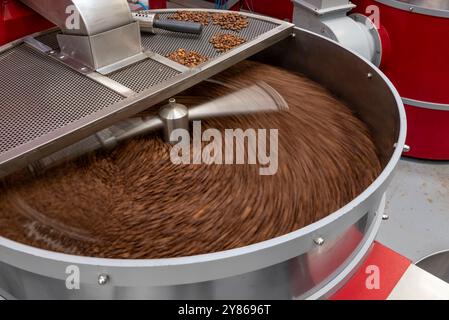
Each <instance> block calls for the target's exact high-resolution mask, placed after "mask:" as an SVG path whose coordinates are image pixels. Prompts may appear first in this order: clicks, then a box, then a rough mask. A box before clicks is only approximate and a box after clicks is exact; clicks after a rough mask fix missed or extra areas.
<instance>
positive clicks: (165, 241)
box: [0, 61, 381, 259]
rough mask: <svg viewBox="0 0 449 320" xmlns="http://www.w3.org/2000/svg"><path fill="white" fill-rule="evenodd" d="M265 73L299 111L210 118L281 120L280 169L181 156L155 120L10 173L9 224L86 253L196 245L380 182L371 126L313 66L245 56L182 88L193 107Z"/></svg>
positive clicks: (211, 122) (306, 214)
mask: <svg viewBox="0 0 449 320" xmlns="http://www.w3.org/2000/svg"><path fill="white" fill-rule="evenodd" d="M261 79H263V80H264V81H265V82H267V83H268V84H269V85H270V86H272V87H273V88H275V89H276V90H277V91H278V92H279V93H280V94H281V95H282V96H283V97H284V98H285V100H286V101H287V103H288V104H289V107H290V108H289V111H285V112H279V113H270V114H253V115H245V116H243V115H241V116H234V117H226V118H217V119H208V120H207V121H202V123H201V124H202V128H203V130H207V129H212V128H214V129H217V130H219V131H220V132H222V133H223V134H224V131H225V130H226V129H238V128H240V129H243V130H247V129H251V128H252V129H267V130H269V129H278V130H279V143H278V146H279V148H278V156H279V159H278V164H279V166H278V171H277V173H276V174H274V175H272V176H260V175H259V168H260V167H265V166H262V165H250V164H244V165H219V164H215V165H207V164H190V165H189V164H185V165H179V164H174V163H172V162H171V160H170V150H171V148H172V146H171V145H170V144H167V143H165V142H164V141H163V140H162V139H161V138H160V133H158V132H155V133H153V134H150V135H147V136H144V137H140V138H136V139H132V140H130V141H127V142H124V143H123V144H121V145H119V146H118V147H117V148H115V149H113V150H111V151H107V152H105V151H103V152H98V153H93V154H90V155H87V156H86V157H84V158H82V159H78V160H77V161H74V162H70V163H66V164H64V165H61V166H60V167H57V168H55V169H54V170H51V171H48V172H46V173H45V174H43V175H41V176H38V177H36V178H34V177H29V176H28V175H27V174H25V172H23V173H17V174H16V175H14V176H11V177H9V178H8V179H7V181H5V183H4V184H1V183H0V235H1V236H3V237H6V238H9V239H11V240H14V241H18V242H21V243H24V244H27V245H31V246H34V247H38V248H42V249H47V250H52V251H57V252H63V253H67V254H76V255H83V256H93V257H102V258H123V259H149V258H171V257H180V256H192V255H197V254H204V253H212V252H217V251H222V250H228V249H235V248H239V247H243V246H247V245H250V244H255V243H258V242H261V241H265V240H269V239H272V238H275V237H278V236H282V235H285V234H287V233H290V232H293V231H295V230H298V229H300V228H302V227H305V226H308V225H310V224H311V223H314V222H316V221H318V220H320V219H322V218H324V217H326V216H328V215H329V214H330V213H332V212H335V211H336V210H338V209H340V208H341V207H343V206H345V205H346V204H348V203H349V202H350V201H351V200H353V199H354V198H355V197H357V196H358V195H359V194H360V193H361V192H362V191H364V190H365V189H366V188H367V187H368V186H370V185H371V184H372V182H373V181H374V180H375V179H376V178H377V177H378V175H379V173H380V171H381V164H380V161H379V158H378V156H377V150H376V146H375V145H374V143H373V140H372V138H371V136H370V133H369V130H368V128H367V126H366V125H365V124H364V123H363V122H362V121H360V120H359V119H358V118H357V117H356V116H355V115H354V114H353V113H352V112H351V110H350V109H349V108H348V107H347V106H346V105H345V104H344V103H343V102H342V101H339V100H338V99H337V98H335V97H334V96H332V94H330V93H329V92H328V91H327V90H326V89H324V88H323V87H322V86H320V85H318V84H316V83H314V82H313V81H311V80H309V79H307V78H306V77H304V76H302V75H299V74H296V73H293V72H290V71H287V70H284V69H280V68H276V67H272V66H268V65H263V64H259V63H255V62H248V61H245V62H242V63H239V64H237V65H235V66H233V67H232V68H230V69H228V70H226V71H225V72H223V73H221V74H219V75H218V76H216V77H214V80H217V81H216V83H211V82H203V83H201V84H199V85H197V86H195V87H193V88H191V89H189V90H187V91H185V92H184V93H182V94H181V95H180V96H178V97H176V99H177V101H178V102H180V103H184V104H185V105H187V106H189V107H191V106H195V105H198V104H200V103H204V102H206V101H210V100H212V99H215V98H217V97H221V96H223V95H226V94H227V93H229V90H231V89H230V88H233V87H246V86H249V85H252V84H254V83H255V82H257V81H258V80H261ZM218 83H226V84H229V86H222V85H219V84H218ZM159 108H160V106H154V107H153V108H151V109H150V110H148V111H146V112H145V113H142V114H141V115H142V116H149V115H153V114H155V113H157V112H158V109H159ZM267 135H269V133H267ZM206 144H209V143H203V146H205V145H206ZM192 152H193V151H192Z"/></svg>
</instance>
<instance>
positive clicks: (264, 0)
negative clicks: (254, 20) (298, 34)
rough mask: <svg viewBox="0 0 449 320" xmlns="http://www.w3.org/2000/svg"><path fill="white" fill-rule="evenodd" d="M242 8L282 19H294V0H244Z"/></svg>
mask: <svg viewBox="0 0 449 320" xmlns="http://www.w3.org/2000/svg"><path fill="white" fill-rule="evenodd" d="M241 2H242V9H245V10H248V11H251V12H256V13H260V14H263V15H266V16H270V17H273V18H278V19H281V20H286V21H290V22H291V21H292V20H293V2H292V0H277V1H275V3H273V2H274V1H273V0H243V1H241Z"/></svg>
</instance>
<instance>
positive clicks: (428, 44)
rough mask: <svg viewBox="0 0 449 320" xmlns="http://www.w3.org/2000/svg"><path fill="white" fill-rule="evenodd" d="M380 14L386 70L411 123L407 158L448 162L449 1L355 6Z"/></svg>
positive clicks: (365, 1)
mask: <svg viewBox="0 0 449 320" xmlns="http://www.w3.org/2000/svg"><path fill="white" fill-rule="evenodd" d="M352 2H353V3H354V4H356V5H357V8H356V9H355V10H356V11H357V12H359V13H361V14H365V15H366V14H367V12H369V14H372V12H375V11H373V10H377V11H378V16H379V22H380V25H381V30H382V31H383V34H384V37H383V38H384V41H383V42H382V45H383V48H382V51H383V52H384V53H385V54H384V55H383V58H382V59H383V61H382V65H381V70H382V71H383V72H384V73H385V74H386V75H387V76H388V78H389V79H390V80H391V81H392V82H393V84H394V85H395V86H396V88H397V90H398V91H399V93H400V95H401V97H402V98H403V102H404V104H405V109H406V113H407V119H408V134H407V141H406V144H407V145H409V146H410V152H408V153H406V154H405V155H406V156H408V157H414V158H421V159H431V160H449V90H447V77H448V74H449V63H448V60H447V57H448V56H449V41H447V36H448V34H449V1H441V0H353V1H352Z"/></svg>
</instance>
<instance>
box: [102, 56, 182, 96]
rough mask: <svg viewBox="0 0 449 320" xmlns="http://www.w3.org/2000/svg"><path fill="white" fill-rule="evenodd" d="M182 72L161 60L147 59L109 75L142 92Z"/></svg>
mask: <svg viewBox="0 0 449 320" xmlns="http://www.w3.org/2000/svg"><path fill="white" fill-rule="evenodd" d="M180 73H181V72H179V71H176V70H174V69H172V68H170V67H168V66H166V65H164V64H162V63H160V62H157V61H154V60H152V59H146V60H143V61H140V62H137V63H135V64H133V65H131V66H129V67H128V68H124V69H121V70H119V71H116V72H113V73H111V74H108V77H109V78H111V79H113V80H115V81H117V82H118V83H120V84H122V85H124V86H126V87H128V88H130V89H132V90H133V91H135V92H138V93H140V92H142V91H143V90H145V89H148V88H151V87H153V86H155V85H157V84H160V83H161V82H163V81H165V80H168V79H170V78H173V77H175V76H177V75H179V74H180Z"/></svg>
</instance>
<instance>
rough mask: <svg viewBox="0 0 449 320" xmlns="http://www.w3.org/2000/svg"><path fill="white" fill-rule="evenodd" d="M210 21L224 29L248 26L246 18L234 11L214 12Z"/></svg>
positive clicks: (239, 28)
mask: <svg viewBox="0 0 449 320" xmlns="http://www.w3.org/2000/svg"><path fill="white" fill-rule="evenodd" d="M212 22H213V24H214V25H219V26H220V27H221V28H222V29H224V30H232V31H237V32H238V31H240V30H242V29H244V28H247V27H248V24H249V21H248V18H247V17H246V16H244V15H242V14H239V13H234V12H224V13H214V14H212Z"/></svg>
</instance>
